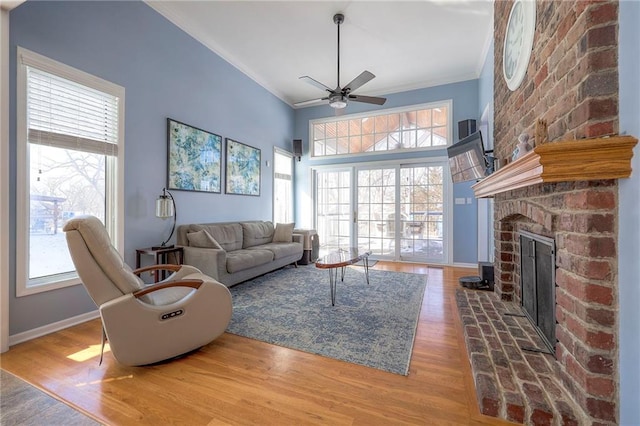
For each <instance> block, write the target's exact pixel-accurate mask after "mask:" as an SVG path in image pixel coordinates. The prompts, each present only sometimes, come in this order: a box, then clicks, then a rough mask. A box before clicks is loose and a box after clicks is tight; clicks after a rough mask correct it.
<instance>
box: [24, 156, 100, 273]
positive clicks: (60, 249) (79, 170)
mask: <svg viewBox="0 0 640 426" xmlns="http://www.w3.org/2000/svg"><path fill="white" fill-rule="evenodd" d="M28 147H29V153H28V154H29V160H30V169H29V170H30V172H29V173H30V187H29V194H30V196H29V241H28V244H29V279H34V278H42V277H47V276H51V275H56V274H63V273H68V272H73V271H74V270H75V267H74V265H73V262H72V260H71V256H70V254H69V250H68V248H67V242H66V239H65V236H64V233H63V232H62V226H63V225H64V222H65V221H67V220H68V219H71V218H72V217H74V216H77V215H80V214H90V215H93V216H96V217H98V218H99V219H100V220H102V221H103V222H104V220H105V181H106V157H105V156H104V155H99V154H91V153H84V152H81V151H75V150H68V149H63V148H55V147H51V146H46V145H32V144H29V145H28Z"/></svg>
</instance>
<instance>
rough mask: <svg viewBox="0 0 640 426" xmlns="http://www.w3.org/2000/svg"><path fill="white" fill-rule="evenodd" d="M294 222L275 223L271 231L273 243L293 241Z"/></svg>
mask: <svg viewBox="0 0 640 426" xmlns="http://www.w3.org/2000/svg"><path fill="white" fill-rule="evenodd" d="M294 225H295V223H276V230H275V231H274V232H273V242H274V243H290V242H292V241H293V227H294Z"/></svg>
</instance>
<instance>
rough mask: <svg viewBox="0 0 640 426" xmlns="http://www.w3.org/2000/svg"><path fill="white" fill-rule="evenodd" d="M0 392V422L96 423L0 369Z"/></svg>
mask: <svg viewBox="0 0 640 426" xmlns="http://www.w3.org/2000/svg"><path fill="white" fill-rule="evenodd" d="M0 395H2V397H1V398H0V425H65V426H94V425H95V426H97V425H99V424H100V423H98V422H95V421H93V420H92V419H90V418H89V417H87V416H85V415H84V414H82V413H80V412H79V411H76V410H74V409H73V408H71V407H69V406H68V405H66V404H64V403H62V402H60V401H58V400H57V399H55V398H53V397H51V396H49V395H47V394H46V393H44V392H42V391H41V390H39V389H37V388H35V387H33V386H31V385H30V384H28V383H27V382H25V381H24V380H22V379H20V378H18V377H16V376H14V375H13V374H11V373H8V372H6V371H4V370H0Z"/></svg>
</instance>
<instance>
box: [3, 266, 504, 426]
mask: <svg viewBox="0 0 640 426" xmlns="http://www.w3.org/2000/svg"><path fill="white" fill-rule="evenodd" d="M374 269H380V270H393V271H402V272H412V273H419V274H426V275H428V284H427V289H426V291H425V296H424V301H423V304H422V311H421V314H420V320H419V324H418V328H417V333H416V340H415V344H414V349H413V355H412V358H411V366H410V370H409V375H408V376H406V377H405V376H400V375H396V374H392V373H387V372H383V371H379V370H376V369H372V368H367V367H363V366H359V365H355V364H349V363H346V362H342V361H338V360H334V359H330V358H324V357H321V356H317V355H312V354H308V353H304V352H300V351H296V350H292V349H286V348H282V347H278V346H274V345H270V344H267V343H263V342H259V341H255V340H251V339H248V338H245V337H240V336H235V335H232V334H227V333H225V334H224V335H223V336H221V337H220V338H219V339H217V340H216V341H214V342H212V343H211V344H209V345H207V346H206V347H204V348H202V349H200V350H198V351H195V352H193V353H191V354H188V355H186V356H184V357H182V358H180V359H178V360H174V361H171V362H165V363H162V364H158V365H154V366H149V367H135V368H134V367H123V366H121V365H119V364H118V363H117V362H116V361H115V360H114V359H113V357H112V356H111V354H110V353H106V354H105V360H104V362H103V364H102V366H99V365H98V357H99V348H100V322H99V320H93V321H89V322H87V323H84V324H80V325H77V326H74V327H71V328H68V329H66V330H62V331H59V332H57V333H53V334H50V335H47V336H44V337H41V338H38V339H34V340H31V341H29V342H25V343H22V344H19V345H16V346H13V347H12V348H11V349H10V350H9V351H8V352H7V353H5V354H2V355H1V356H0V366H1V367H2V369H4V370H6V371H8V372H10V373H12V374H14V375H16V376H18V377H20V378H22V379H24V380H26V381H27V382H29V383H31V384H33V385H34V386H36V387H39V388H41V389H43V390H45V391H46V392H48V393H51V394H54V395H56V396H57V397H58V398H60V399H62V400H64V401H66V402H67V403H68V404H69V405H71V406H72V407H74V408H76V409H77V410H79V411H81V412H83V413H85V414H87V415H89V416H90V417H92V418H94V419H95V420H97V421H99V422H102V423H104V424H109V425H130V424H148V425H159V424H162V425H166V424H183V425H249V424H251V425H253V424H261V425H270V424H273V425H276V424H277V425H314V424H318V425H320V424H322V425H327V424H330V425H489V424H491V425H496V424H497V425H500V424H508V423H505V422H502V421H500V420H498V419H495V418H491V417H485V416H482V415H481V414H480V413H479V411H478V408H477V405H476V401H475V393H474V388H473V381H472V378H471V374H470V367H469V364H468V361H467V357H466V350H465V348H464V341H463V338H462V337H461V326H460V321H459V319H458V314H457V308H456V305H455V300H454V297H453V296H454V292H455V288H456V287H457V286H458V282H457V279H458V278H459V277H460V276H463V275H470V274H473V273H474V270H470V269H463V268H451V267H444V268H437V267H428V266H427V265H419V264H401V263H391V262H378V263H377V264H376V266H375V267H374ZM132 326H134V325H132Z"/></svg>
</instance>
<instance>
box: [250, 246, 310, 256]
mask: <svg viewBox="0 0 640 426" xmlns="http://www.w3.org/2000/svg"><path fill="white" fill-rule="evenodd" d="M247 250H269V251H270V252H272V253H273V258H274V259H281V258H283V257H287V256H291V255H294V254H300V257H302V244H300V243H269V244H263V245H261V246H258V247H251V248H249V249H247Z"/></svg>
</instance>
